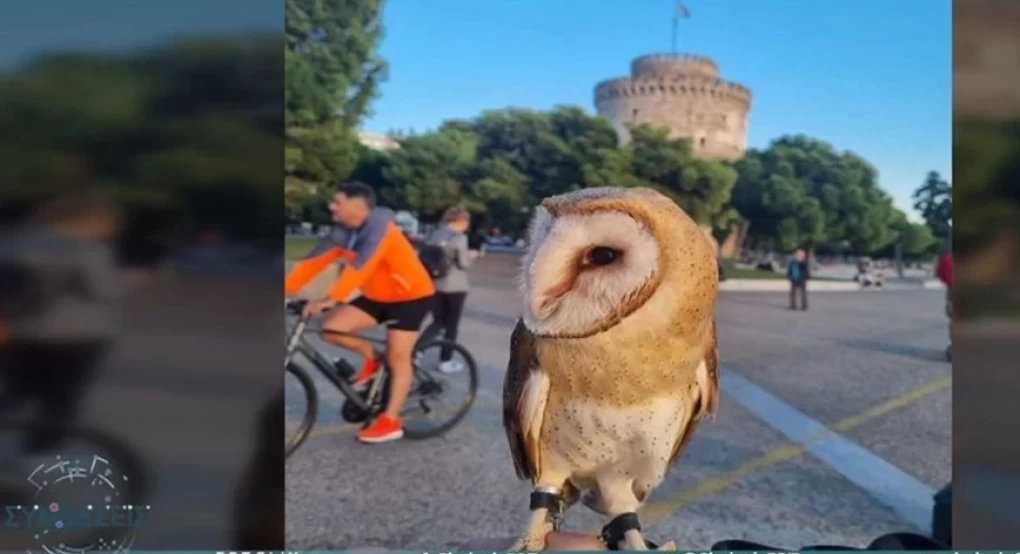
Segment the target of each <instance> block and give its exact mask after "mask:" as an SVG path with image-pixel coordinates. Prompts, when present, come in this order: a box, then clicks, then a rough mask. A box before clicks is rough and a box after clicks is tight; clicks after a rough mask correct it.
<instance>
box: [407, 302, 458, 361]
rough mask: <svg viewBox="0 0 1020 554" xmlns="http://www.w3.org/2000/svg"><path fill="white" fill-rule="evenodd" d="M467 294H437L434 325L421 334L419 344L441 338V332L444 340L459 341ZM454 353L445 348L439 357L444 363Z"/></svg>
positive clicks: (433, 316) (434, 306)
mask: <svg viewBox="0 0 1020 554" xmlns="http://www.w3.org/2000/svg"><path fill="white" fill-rule="evenodd" d="M465 298H467V293H466V292H437V293H436V299H435V303H434V304H433V305H432V323H430V324H429V326H428V327H426V328H425V330H424V331H422V333H421V338H420V339H419V341H418V342H420V343H422V344H424V343H426V342H428V341H430V340H433V339H435V338H436V337H438V336H439V332H440V331H445V332H444V333H443V338H445V339H446V340H448V341H456V340H457V327H458V326H459V325H460V315H461V313H462V312H463V311H464V299H465ZM452 356H453V352H452V351H451V350H450V349H449V348H446V347H444V348H443V351H442V352H441V353H440V355H439V359H440V360H442V361H444V362H445V361H448V360H449V359H450V358H451V357H452Z"/></svg>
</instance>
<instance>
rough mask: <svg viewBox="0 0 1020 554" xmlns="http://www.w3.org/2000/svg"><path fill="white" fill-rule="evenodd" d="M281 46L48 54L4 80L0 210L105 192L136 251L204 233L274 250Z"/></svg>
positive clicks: (197, 39)
mask: <svg viewBox="0 0 1020 554" xmlns="http://www.w3.org/2000/svg"><path fill="white" fill-rule="evenodd" d="M280 42H281V41H280V38H279V37H278V36H271V35H259V34H255V35H251V34H239V35H235V36H226V37H224V36H218V37H207V36H193V37H188V38H181V39H177V40H173V41H169V42H164V43H160V44H157V45H154V46H152V47H149V48H145V49H142V50H137V51H132V52H130V53H121V54H114V53H95V54H91V53H76V54H54V55H48V56H44V57H40V58H37V59H34V60H31V61H29V63H26V64H25V65H23V66H21V67H18V68H15V69H13V70H12V71H10V72H8V73H5V74H3V75H0V105H3V106H4V109H3V110H0V131H3V134H4V136H6V137H7V140H5V141H4V142H3V144H2V145H0V166H2V167H3V168H4V170H3V171H4V182H5V187H4V193H5V194H4V197H3V198H0V206H5V205H8V204H9V197H8V196H7V195H8V194H10V193H14V194H15V195H16V196H18V201H17V204H21V205H25V206H31V205H32V204H33V203H37V202H38V201H39V200H41V199H43V198H45V197H47V196H50V195H52V194H54V193H59V192H60V191H62V190H66V189H68V188H70V187H74V186H80V185H81V184H90V183H98V184H101V185H104V186H106V187H107V188H108V189H110V190H112V192H113V193H114V195H115V196H116V197H117V198H118V199H119V200H120V201H121V202H122V204H123V206H124V209H125V216H126V220H127V224H128V229H127V233H126V234H125V236H126V240H127V241H128V242H129V244H128V245H126V249H127V250H132V251H136V252H144V251H152V250H156V249H159V248H161V247H165V246H166V245H168V244H170V243H172V242H174V241H178V240H182V239H187V238H189V236H190V235H191V234H193V233H195V232H196V231H198V230H216V231H218V232H220V233H221V234H222V235H224V236H225V237H226V238H228V239H241V240H256V241H264V242H265V243H266V244H267V245H269V244H278V241H279V228H280V225H274V224H273V222H274V221H281V215H282V214H281V213H280V210H279V190H280V183H279V177H278V176H274V169H275V167H274V166H276V165H277V164H278V161H277V160H278V156H279V153H280V150H281V148H282V144H281V141H280V139H279V131H278V130H279V128H280V124H281V121H280V120H281V118H280V115H279V111H278V110H274V109H272V108H273V107H274V106H279V104H280V101H281V88H280V85H281V84H282V83H281V80H282V74H274V73H273V70H272V69H271V68H273V67H279V64H278V63H275V64H274V63H273V62H274V60H278V58H279V53H280V47H281V44H280ZM251 68H267V70H266V72H262V73H254V72H252V71H251ZM26 209H30V207H29V208H26ZM281 223H282V221H281ZM267 228H269V229H273V230H272V231H270V232H269V233H267V231H266V229H267Z"/></svg>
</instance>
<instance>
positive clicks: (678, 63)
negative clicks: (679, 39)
mask: <svg viewBox="0 0 1020 554" xmlns="http://www.w3.org/2000/svg"><path fill="white" fill-rule="evenodd" d="M670 73H682V74H701V75H704V76H706V77H713V78H714V77H718V76H719V66H717V65H715V62H714V61H712V58H707V57H705V56H698V55H695V54H649V55H647V56H641V57H639V58H635V59H634V61H632V62H631V63H630V74H631V75H635V76H636V75H649V74H670Z"/></svg>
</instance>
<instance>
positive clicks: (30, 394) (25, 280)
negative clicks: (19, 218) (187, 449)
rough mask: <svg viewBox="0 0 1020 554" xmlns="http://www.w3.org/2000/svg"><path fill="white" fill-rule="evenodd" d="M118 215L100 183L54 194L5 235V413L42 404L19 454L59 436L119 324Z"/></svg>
mask: <svg viewBox="0 0 1020 554" xmlns="http://www.w3.org/2000/svg"><path fill="white" fill-rule="evenodd" d="M119 227H120V216H119V213H118V212H117V209H116V208H115V207H114V205H113V204H112V203H111V202H110V201H109V199H108V198H107V197H106V196H105V195H104V194H102V193H101V192H100V191H99V190H97V189H94V188H87V189H83V190H76V191H70V192H68V193H66V194H61V195H58V196H57V197H56V198H54V199H52V200H51V201H49V202H46V203H43V204H42V206H41V207H40V208H39V209H38V210H37V211H36V212H35V213H34V214H32V215H31V216H30V217H29V221H28V224H27V225H24V226H23V227H22V228H20V229H18V230H17V231H15V232H13V233H10V234H8V235H5V236H2V237H0V268H3V269H2V270H0V272H2V273H3V274H4V275H6V276H7V278H5V279H3V281H4V282H3V283H2V286H3V289H4V292H3V295H2V296H3V298H4V301H0V325H2V326H3V329H4V344H3V345H2V346H0V364H2V365H0V386H2V388H0V415H12V414H13V413H14V412H16V411H17V410H19V409H21V408H24V407H28V406H30V405H31V407H34V408H36V411H35V414H34V416H35V417H36V418H38V419H39V420H41V421H42V422H45V423H46V425H39V426H35V427H32V428H30V430H28V431H26V433H25V437H24V442H23V445H22V452H21V453H22V454H26V455H33V456H34V455H40V454H45V453H49V452H51V451H53V450H55V449H57V448H59V447H60V446H61V444H62V442H63V441H62V439H63V437H64V435H65V434H66V430H67V428H68V427H69V426H70V425H72V424H73V420H74V418H75V416H76V415H77V412H78V408H79V405H80V403H81V400H82V395H83V394H84V393H85V391H86V390H87V387H88V385H89V383H90V382H91V381H92V379H93V375H94V373H95V371H96V369H97V368H98V366H99V365H100V363H101V361H102V359H103V357H104V355H105V354H106V352H107V350H108V348H109V345H110V343H111V341H112V340H113V339H114V336H115V334H116V332H117V321H116V320H117V318H116V315H115V312H116V303H117V297H118V296H119V294H120V289H121V284H120V283H119V278H118V274H117V267H116V263H115V259H114V247H113V241H115V240H116V238H117V236H118V232H119Z"/></svg>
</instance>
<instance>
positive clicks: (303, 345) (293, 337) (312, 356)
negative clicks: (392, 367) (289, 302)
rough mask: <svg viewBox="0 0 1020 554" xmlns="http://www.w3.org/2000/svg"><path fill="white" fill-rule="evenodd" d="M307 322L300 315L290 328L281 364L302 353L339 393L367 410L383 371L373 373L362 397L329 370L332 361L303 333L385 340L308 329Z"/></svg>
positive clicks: (379, 343)
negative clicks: (311, 343) (370, 383)
mask: <svg viewBox="0 0 1020 554" xmlns="http://www.w3.org/2000/svg"><path fill="white" fill-rule="evenodd" d="M308 323H309V320H308V319H307V318H303V317H302V318H300V319H299V320H298V323H297V325H295V326H294V328H293V329H292V330H291V332H290V336H288V337H287V351H286V355H285V357H284V360H283V366H284V367H287V364H289V363H291V362H292V361H293V360H294V355H295V354H296V353H298V352H300V353H301V354H302V355H304V357H306V358H308V360H309V361H310V362H312V365H314V366H315V368H316V369H318V370H319V373H321V374H323V375H324V376H325V377H326V379H328V380H329V381H330V382H331V383H333V385H334V386H335V387H336V388H337V389H339V390H340V393H341V394H343V395H344V396H345V397H347V399H348V400H350V401H351V402H353V403H354V405H355V406H357V407H358V408H359V409H362V410H365V411H368V410H369V407H370V406H369V405H370V404H371V403H373V402H374V400H375V398H376V396H377V395H378V394H379V392H380V390H379V389H380V387H381V385H382V375H383V372H381V371H380V372H378V373H376V374H375V376H374V377H373V378H372V385H371V386H370V387H369V390H368V394H366V395H365V396H364V398H362V396H361V395H360V394H358V392H357V391H356V390H354V387H352V386H351V384H350V383H348V382H347V380H346V379H343V378H342V377H340V376H339V375H337V374H336V373H335V372H333V371H329V369H328V368H332V367H333V363H332V362H330V361H329V360H328V359H327V358H326V357H325V356H324V355H322V353H320V352H319V350H318V349H317V348H315V347H313V346H312V345H310V344H308V341H306V340H305V338H304V335H305V333H309V332H313V331H319V332H325V333H332V334H335V335H342V336H346V337H352V338H357V339H361V340H365V341H368V342H370V343H372V344H375V345H385V344H386V341H384V340H379V339H375V338H372V337H366V336H362V335H358V334H356V333H345V332H343V331H333V330H330V329H321V328H319V329H308ZM365 399H367V400H368V402H366V401H365Z"/></svg>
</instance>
